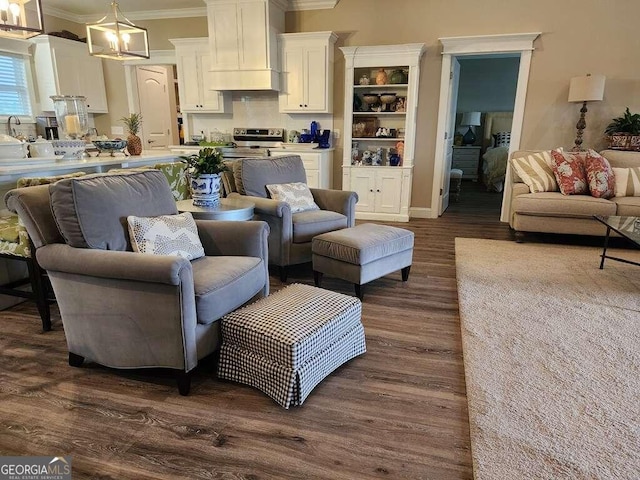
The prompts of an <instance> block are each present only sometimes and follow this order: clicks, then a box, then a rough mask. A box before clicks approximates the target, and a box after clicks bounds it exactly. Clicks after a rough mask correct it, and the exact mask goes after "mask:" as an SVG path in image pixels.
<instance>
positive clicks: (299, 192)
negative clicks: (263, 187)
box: [267, 182, 320, 213]
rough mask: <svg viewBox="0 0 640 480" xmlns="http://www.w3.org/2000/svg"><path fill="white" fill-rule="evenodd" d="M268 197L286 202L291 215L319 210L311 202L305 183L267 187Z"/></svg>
mask: <svg viewBox="0 0 640 480" xmlns="http://www.w3.org/2000/svg"><path fill="white" fill-rule="evenodd" d="M267 190H269V196H270V197H271V198H272V199H274V200H278V201H279V202H286V203H288V204H289V207H290V208H291V213H298V212H305V211H307V210H319V209H320V207H318V205H316V202H314V201H313V195H311V190H309V187H308V186H307V184H306V183H303V182H294V183H281V184H278V185H267Z"/></svg>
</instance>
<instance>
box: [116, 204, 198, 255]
mask: <svg viewBox="0 0 640 480" xmlns="http://www.w3.org/2000/svg"><path fill="white" fill-rule="evenodd" d="M127 223H128V224H129V236H130V238H131V246H132V247H133V251H134V252H139V253H148V254H151V255H174V256H175V255H177V256H179V257H182V258H186V259H187V260H193V259H195V258H200V257H203V256H204V248H203V247H202V243H201V242H200V237H198V227H197V226H196V222H195V220H194V219H193V216H192V215H191V213H189V212H185V213H180V214H178V215H161V216H159V217H134V216H133V215H129V216H128V217H127Z"/></svg>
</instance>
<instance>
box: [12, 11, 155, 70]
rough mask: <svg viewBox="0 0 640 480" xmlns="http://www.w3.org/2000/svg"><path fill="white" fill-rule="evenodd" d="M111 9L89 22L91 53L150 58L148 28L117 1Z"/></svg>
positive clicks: (121, 57) (88, 32) (88, 31)
mask: <svg viewBox="0 0 640 480" xmlns="http://www.w3.org/2000/svg"><path fill="white" fill-rule="evenodd" d="M0 1H2V0H0ZM110 9H111V12H110V13H109V14H107V15H105V16H104V17H103V18H101V19H100V20H98V21H97V22H95V23H87V46H88V48H89V54H90V55H93V56H94V57H102V58H109V59H112V60H127V59H130V58H149V36H148V34H147V29H146V28H142V27H136V26H135V25H134V24H133V23H132V22H130V21H129V20H128V19H127V18H126V17H125V16H124V15H122V13H121V12H120V9H119V8H118V3H117V2H111V6H110Z"/></svg>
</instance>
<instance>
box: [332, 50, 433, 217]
mask: <svg viewBox="0 0 640 480" xmlns="http://www.w3.org/2000/svg"><path fill="white" fill-rule="evenodd" d="M340 50H342V52H343V54H344V56H345V64H346V65H345V96H344V98H345V103H344V137H343V138H344V149H343V152H344V153H343V162H342V188H343V189H344V190H352V191H355V192H357V193H358V197H359V201H358V203H357V205H356V217H357V218H359V219H370V220H387V221H404V222H406V221H409V203H410V200H411V183H412V179H413V164H414V150H415V131H416V127H415V126H416V114H417V109H418V85H419V79H420V58H421V57H422V55H423V54H424V52H425V46H424V44H422V43H414V44H405V45H383V46H366V47H364V46H363V47H341V48H340ZM381 70H383V71H384V72H385V73H386V76H387V81H388V82H389V81H392V80H396V79H397V78H392V77H394V73H395V74H396V75H395V77H397V73H398V72H402V74H403V75H406V76H405V78H404V80H406V83H404V82H400V83H386V84H383V85H378V84H376V76H377V74H378V73H381ZM381 76H382V75H381ZM365 78H366V79H368V81H369V84H368V85H367V84H361V83H360V82H361V79H363V81H366V80H364V79H365ZM384 94H387V99H385V100H391V101H390V102H389V103H387V104H386V105H385V104H383V103H382V101H380V100H381V99H382V97H383V96H384ZM367 96H368V97H369V98H368V99H369V100H372V99H373V100H374V102H373V103H369V104H368V103H367V102H366V101H365V97H367ZM376 96H377V97H378V100H377V101H376V100H375V98H374V97H376ZM394 97H395V98H394ZM381 128H382V129H385V132H387V133H388V134H389V135H391V136H390V137H389V136H376V133H377V132H378V129H381ZM390 149H395V150H397V151H398V153H401V156H402V159H401V163H400V165H398V166H390V165H389V164H388V154H389V151H390ZM356 150H357V152H358V156H357V158H356V159H354V158H353V155H352V153H354V152H355V151H356ZM365 151H369V152H371V153H375V152H376V151H381V152H382V154H383V155H382V156H383V159H382V164H381V165H380V166H374V165H367V164H366V163H365V164H361V161H362V159H365V162H366V159H367V158H368V156H369V155H363V153H364V152H365Z"/></svg>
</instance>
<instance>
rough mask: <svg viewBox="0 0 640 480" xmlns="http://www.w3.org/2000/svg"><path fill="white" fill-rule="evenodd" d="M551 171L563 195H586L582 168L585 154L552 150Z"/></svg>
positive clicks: (587, 190)
mask: <svg viewBox="0 0 640 480" xmlns="http://www.w3.org/2000/svg"><path fill="white" fill-rule="evenodd" d="M551 156H552V157H553V162H552V164H551V166H552V168H553V173H554V175H555V177H556V181H557V182H558V186H559V187H560V192H561V193H562V194H563V195H587V194H589V188H588V186H587V174H586V171H585V168H584V157H585V154H581V153H571V152H564V153H563V152H560V151H558V150H552V151H551Z"/></svg>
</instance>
